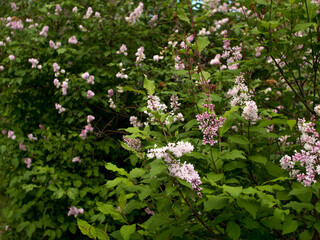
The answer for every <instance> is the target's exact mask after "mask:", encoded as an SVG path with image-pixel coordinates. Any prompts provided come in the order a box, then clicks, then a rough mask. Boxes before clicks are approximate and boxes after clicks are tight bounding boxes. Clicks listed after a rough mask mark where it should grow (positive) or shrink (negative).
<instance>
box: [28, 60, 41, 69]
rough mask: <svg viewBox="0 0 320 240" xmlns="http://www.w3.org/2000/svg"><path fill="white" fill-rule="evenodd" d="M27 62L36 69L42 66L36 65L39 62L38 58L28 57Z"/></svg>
mask: <svg viewBox="0 0 320 240" xmlns="http://www.w3.org/2000/svg"><path fill="white" fill-rule="evenodd" d="M28 62H29V63H31V64H32V65H31V68H38V69H41V68H42V66H41V65H38V63H39V60H38V59H35V58H29V59H28Z"/></svg>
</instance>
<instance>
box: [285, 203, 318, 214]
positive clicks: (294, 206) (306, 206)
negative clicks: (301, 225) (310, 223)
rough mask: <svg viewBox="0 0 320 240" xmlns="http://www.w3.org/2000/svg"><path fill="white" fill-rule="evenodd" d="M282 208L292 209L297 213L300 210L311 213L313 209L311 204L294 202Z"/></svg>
mask: <svg viewBox="0 0 320 240" xmlns="http://www.w3.org/2000/svg"><path fill="white" fill-rule="evenodd" d="M283 207H287V208H292V209H294V210H296V211H297V212H298V213H300V212H301V210H302V209H306V210H308V211H311V210H312V209H313V205H312V204H311V203H300V202H296V201H291V202H289V203H288V204H286V205H284V206H283Z"/></svg>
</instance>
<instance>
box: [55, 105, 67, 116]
mask: <svg viewBox="0 0 320 240" xmlns="http://www.w3.org/2000/svg"><path fill="white" fill-rule="evenodd" d="M55 107H56V109H57V110H59V114H61V113H63V112H64V111H66V109H65V108H64V107H62V106H61V105H60V104H58V103H55Z"/></svg>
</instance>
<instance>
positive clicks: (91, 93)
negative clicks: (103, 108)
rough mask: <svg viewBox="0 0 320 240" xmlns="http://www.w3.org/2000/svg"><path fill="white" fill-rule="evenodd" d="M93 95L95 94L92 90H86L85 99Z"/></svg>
mask: <svg viewBox="0 0 320 240" xmlns="http://www.w3.org/2000/svg"><path fill="white" fill-rule="evenodd" d="M94 95H95V94H94V92H92V91H91V90H88V91H87V99H90V98H92V97H94Z"/></svg>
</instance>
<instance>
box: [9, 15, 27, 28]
mask: <svg viewBox="0 0 320 240" xmlns="http://www.w3.org/2000/svg"><path fill="white" fill-rule="evenodd" d="M7 21H8V23H7V24H6V27H10V28H11V29H13V30H16V29H19V30H22V28H23V25H22V21H21V19H17V18H15V17H12V18H11V17H8V18H7Z"/></svg>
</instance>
